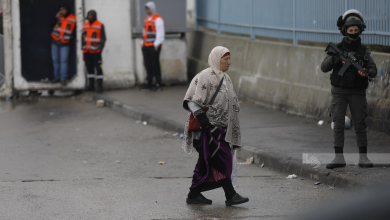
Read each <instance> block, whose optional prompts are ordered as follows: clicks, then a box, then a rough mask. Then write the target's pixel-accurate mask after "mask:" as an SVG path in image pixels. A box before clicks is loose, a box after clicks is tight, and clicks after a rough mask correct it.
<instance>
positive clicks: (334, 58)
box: [332, 55, 342, 66]
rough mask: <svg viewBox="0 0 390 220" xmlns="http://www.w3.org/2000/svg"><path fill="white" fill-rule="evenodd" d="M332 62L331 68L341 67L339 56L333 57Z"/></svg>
mask: <svg viewBox="0 0 390 220" xmlns="http://www.w3.org/2000/svg"><path fill="white" fill-rule="evenodd" d="M332 62H333V66H338V65H342V60H341V59H340V56H339V55H333V56H332Z"/></svg>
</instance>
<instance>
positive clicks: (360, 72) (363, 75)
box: [358, 68, 366, 77]
mask: <svg viewBox="0 0 390 220" xmlns="http://www.w3.org/2000/svg"><path fill="white" fill-rule="evenodd" d="M364 71H366V68H364ZM358 73H359V75H361V76H362V77H366V74H364V73H363V72H362V71H360V70H359V71H358Z"/></svg>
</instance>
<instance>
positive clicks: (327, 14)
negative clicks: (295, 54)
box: [196, 0, 390, 46]
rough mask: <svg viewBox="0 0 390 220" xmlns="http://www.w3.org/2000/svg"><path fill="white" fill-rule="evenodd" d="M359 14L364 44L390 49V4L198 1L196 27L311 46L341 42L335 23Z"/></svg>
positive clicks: (373, 0) (365, 0)
mask: <svg viewBox="0 0 390 220" xmlns="http://www.w3.org/2000/svg"><path fill="white" fill-rule="evenodd" d="M348 9H357V10H359V11H360V12H361V13H362V14H363V16H364V19H365V22H366V24H367V29H366V31H365V32H364V33H363V36H362V39H363V42H364V43H366V44H380V45H387V46H390V14H389V13H390V1H389V0H240V1H237V0H197V1H196V10H197V16H198V19H197V21H198V25H201V26H205V27H207V28H211V29H215V30H217V31H218V33H220V32H221V31H225V32H231V33H239V34H248V35H251V37H252V38H254V35H258V36H264V37H273V38H283V39H292V40H294V43H295V44H296V43H297V42H298V40H303V41H313V42H330V41H332V42H338V41H340V40H341V39H342V36H341V35H340V32H339V30H338V28H337V25H336V24H337V19H338V17H339V16H340V15H342V14H343V13H344V12H345V11H346V10H348Z"/></svg>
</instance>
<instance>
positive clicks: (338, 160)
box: [326, 147, 347, 169]
mask: <svg viewBox="0 0 390 220" xmlns="http://www.w3.org/2000/svg"><path fill="white" fill-rule="evenodd" d="M334 149H335V152H336V157H335V158H334V160H332V162H330V163H328V164H326V168H327V169H334V168H339V167H345V166H346V165H347V164H346V163H345V159H344V155H343V148H341V147H335V148H334Z"/></svg>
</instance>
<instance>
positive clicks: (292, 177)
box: [286, 174, 297, 179]
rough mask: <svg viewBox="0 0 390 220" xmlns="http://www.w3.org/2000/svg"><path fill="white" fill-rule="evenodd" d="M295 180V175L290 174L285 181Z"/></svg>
mask: <svg viewBox="0 0 390 220" xmlns="http://www.w3.org/2000/svg"><path fill="white" fill-rule="evenodd" d="M295 178H297V175H295V174H291V175H288V176H287V177H286V179H295Z"/></svg>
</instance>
